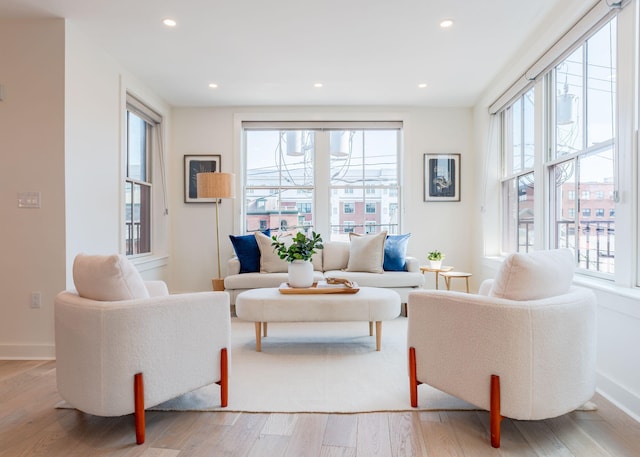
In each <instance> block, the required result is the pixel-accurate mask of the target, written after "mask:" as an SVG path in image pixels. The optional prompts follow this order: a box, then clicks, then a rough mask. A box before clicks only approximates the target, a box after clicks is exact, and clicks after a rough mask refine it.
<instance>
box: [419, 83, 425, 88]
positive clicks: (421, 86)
mask: <svg viewBox="0 0 640 457" xmlns="http://www.w3.org/2000/svg"><path fill="white" fill-rule="evenodd" d="M418 87H419V88H420V89H424V88H425V87H427V83H420V84H418Z"/></svg>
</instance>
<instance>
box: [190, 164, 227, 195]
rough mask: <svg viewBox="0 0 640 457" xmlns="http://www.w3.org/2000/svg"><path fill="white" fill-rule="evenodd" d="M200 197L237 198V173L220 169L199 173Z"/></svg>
mask: <svg viewBox="0 0 640 457" xmlns="http://www.w3.org/2000/svg"><path fill="white" fill-rule="evenodd" d="M196 179H197V182H198V198H235V196H236V195H235V192H236V175H234V174H233V173H221V172H219V171H214V172H208V173H198V174H197V175H196Z"/></svg>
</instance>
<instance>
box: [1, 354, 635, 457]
mask: <svg viewBox="0 0 640 457" xmlns="http://www.w3.org/2000/svg"><path fill="white" fill-rule="evenodd" d="M231 388H233V385H232V386H231ZM60 400H61V399H60V397H59V396H58V394H57V392H56V383H55V362H52V361H49V362H43V361H0V456H2V457H9V456H11V457H19V456H20V457H34V456H47V457H57V456H61V457H62V456H64V457H75V456H78V457H80V456H82V457H88V456H123V457H124V456H126V457H133V456H141V457H174V456H180V457H186V456H188V457H198V456H207V457H213V456H264V457H276V456H292V457H304V456H312V457H316V456H318V457H338V456H343V457H344V456H362V457H372V456H394V457H395V456H470V457H476V456H485V455H486V456H506V455H511V456H542V455H544V456H572V455H573V456H577V457H583V456H611V457H625V456H629V457H631V456H640V423H638V422H635V421H634V420H633V419H631V418H630V417H629V416H627V415H625V414H624V413H623V412H622V411H620V410H619V409H617V408H615V407H614V406H613V405H612V404H611V403H610V402H608V401H607V400H605V399H604V398H602V397H600V396H596V397H595V398H594V399H593V401H594V402H595V403H596V404H597V405H598V410H597V411H590V412H586V411H581V412H574V413H571V414H568V415H565V416H562V417H559V418H555V419H550V420H545V421H535V422H534V421H531V422H529V421H512V420H508V419H505V420H504V421H503V423H502V424H503V425H502V447H501V448H500V449H493V448H492V447H491V446H490V445H489V439H488V430H487V428H488V422H489V420H488V415H487V413H485V412H475V411H462V412H453V411H451V412H404V413H370V414H247V413H219V412H154V411H149V412H147V441H146V443H145V444H143V445H141V446H137V445H136V444H135V436H134V435H135V434H134V428H133V416H125V417H120V418H104V417H95V416H90V415H87V414H83V413H80V412H77V411H75V410H69V409H55V408H54V406H55V405H56V404H57V403H58V402H59V401H60Z"/></svg>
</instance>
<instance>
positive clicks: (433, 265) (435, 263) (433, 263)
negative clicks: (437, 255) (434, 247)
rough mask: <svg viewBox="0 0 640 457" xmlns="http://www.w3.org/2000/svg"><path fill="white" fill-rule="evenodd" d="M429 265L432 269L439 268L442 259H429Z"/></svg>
mask: <svg viewBox="0 0 640 457" xmlns="http://www.w3.org/2000/svg"><path fill="white" fill-rule="evenodd" d="M429 267H430V268H432V269H434V270H439V269H440V267H442V260H429Z"/></svg>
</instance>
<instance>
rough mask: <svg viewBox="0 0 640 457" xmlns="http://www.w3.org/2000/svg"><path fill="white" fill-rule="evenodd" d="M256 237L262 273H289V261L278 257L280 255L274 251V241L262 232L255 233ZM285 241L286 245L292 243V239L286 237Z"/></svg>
mask: <svg viewBox="0 0 640 457" xmlns="http://www.w3.org/2000/svg"><path fill="white" fill-rule="evenodd" d="M255 237H256V242H257V243H258V249H260V273H286V272H287V271H289V264H288V263H287V261H286V260H282V259H281V258H280V257H278V254H276V252H275V251H274V250H273V246H271V243H272V242H273V240H272V239H271V238H269V237H268V236H267V235H265V234H264V233H262V232H255ZM287 240H288V241H287ZM283 241H284V243H285V244H287V242H288V243H291V237H285V238H283Z"/></svg>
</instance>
